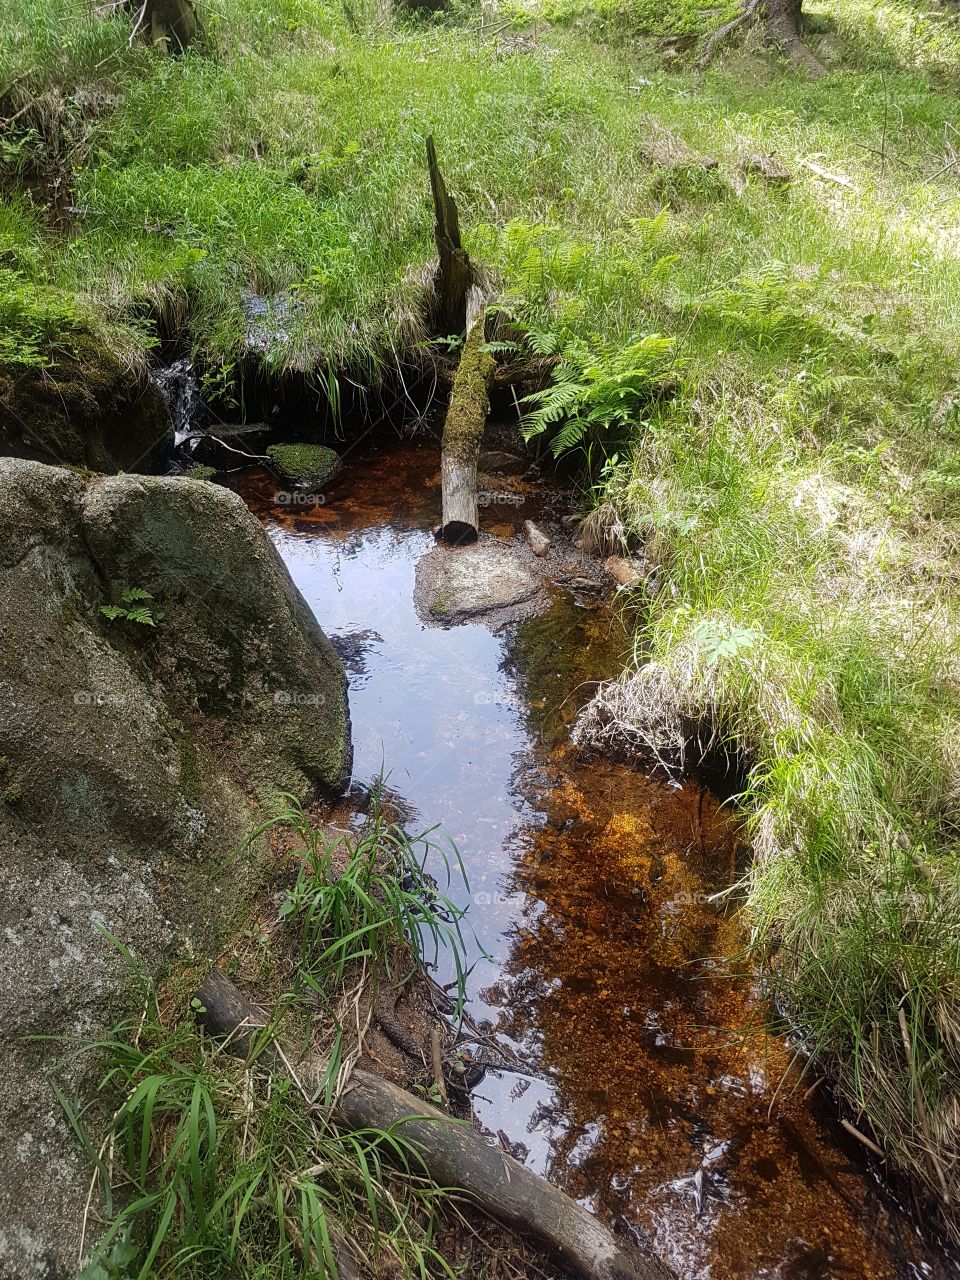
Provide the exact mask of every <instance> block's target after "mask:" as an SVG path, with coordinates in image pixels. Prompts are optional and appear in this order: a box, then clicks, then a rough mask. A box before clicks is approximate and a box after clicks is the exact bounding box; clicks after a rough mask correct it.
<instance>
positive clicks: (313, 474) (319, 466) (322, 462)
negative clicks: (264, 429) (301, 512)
mask: <svg viewBox="0 0 960 1280" xmlns="http://www.w3.org/2000/svg"><path fill="white" fill-rule="evenodd" d="M267 457H268V458H269V459H270V462H271V464H272V465H273V467H274V469H275V470H276V471H277V473H278V475H279V476H280V478H281V479H283V480H286V481H287V483H288V484H293V485H296V486H297V487H298V488H301V489H312V490H314V491H316V490H317V489H322V488H323V486H324V485H326V484H330V483H331V481H333V480H335V479H336V478H337V476H338V475H339V474H340V472H341V471H342V470H343V463H342V462H341V460H340V456H339V454H337V453H336V452H335V451H334V450H333V449H328V448H327V446H326V445H322V444H272V445H271V446H270V447H269V449H267Z"/></svg>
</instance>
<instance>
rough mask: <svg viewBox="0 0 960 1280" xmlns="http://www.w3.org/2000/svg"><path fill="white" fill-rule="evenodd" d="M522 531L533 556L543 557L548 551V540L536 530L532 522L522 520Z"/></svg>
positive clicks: (542, 533)
mask: <svg viewBox="0 0 960 1280" xmlns="http://www.w3.org/2000/svg"><path fill="white" fill-rule="evenodd" d="M523 531H524V533H525V534H526V535H527V542H528V543H529V545H530V550H531V551H532V552H533V554H534V555H535V556H545V555H546V554H547V552H548V551H549V550H550V539H549V538H548V537H547V535H546V534H545V533H544V532H543V530H542V529H538V528H537V526H536V525H535V524H534V523H533V521H532V520H524V522H523Z"/></svg>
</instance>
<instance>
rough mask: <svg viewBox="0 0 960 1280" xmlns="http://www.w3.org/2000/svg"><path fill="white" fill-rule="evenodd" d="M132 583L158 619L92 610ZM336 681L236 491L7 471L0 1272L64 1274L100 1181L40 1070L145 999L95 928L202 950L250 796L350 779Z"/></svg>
mask: <svg viewBox="0 0 960 1280" xmlns="http://www.w3.org/2000/svg"><path fill="white" fill-rule="evenodd" d="M131 587H136V588H142V589H143V590H146V591H149V592H150V593H151V595H152V597H153V599H152V601H150V608H151V609H152V610H153V611H154V612H155V613H156V612H159V611H162V612H163V618H162V620H161V621H160V622H159V624H158V625H157V626H155V627H150V626H148V625H145V624H144V623H135V622H131V621H127V620H124V619H123V618H120V619H117V620H116V621H114V622H112V623H111V622H109V621H108V620H107V618H106V617H105V616H104V615H103V614H102V613H101V611H100V610H101V606H102V605H104V604H109V603H111V602H115V601H118V600H119V599H120V598H121V596H122V592H123V591H124V590H125V589H128V588H131ZM345 693H346V680H345V677H344V674H343V669H342V667H341V665H340V662H339V659H338V658H337V656H336V654H335V653H334V651H333V649H332V648H331V646H330V644H329V643H328V641H327V639H326V637H325V636H324V634H323V632H322V631H321V630H320V628H319V626H318V625H317V623H316V621H315V620H314V618H313V616H312V614H311V613H310V611H309V610H308V608H307V606H306V605H305V603H304V601H303V600H302V598H301V597H300V595H299V593H298V592H297V590H296V588H295V587H294V586H293V584H292V582H291V580H290V578H289V575H288V574H287V571H286V569H285V568H284V566H283V564H282V563H281V561H280V559H279V557H278V556H277V554H276V552H275V551H274V549H273V547H272V545H271V544H270V542H269V540H268V539H267V538H266V536H265V535H264V533H263V531H262V530H261V528H260V526H259V524H258V523H257V521H256V520H255V519H254V518H253V517H252V516H251V515H250V514H249V513H248V512H247V510H246V509H245V507H244V506H243V504H242V502H241V501H240V499H239V498H237V497H236V496H235V495H233V494H231V493H228V492H227V491H226V490H224V489H221V488H218V487H216V486H214V485H209V484H206V483H204V482H198V481H192V480H185V479H161V478H156V477H149V478H148V477H133V476H116V477H109V478H103V477H97V478H93V479H88V478H84V477H81V476H79V475H77V474H74V473H72V472H70V471H65V470H60V469H57V468H52V467H47V466H44V465H42V464H40V463H35V462H24V461H19V460H14V459H3V460H0V966H2V972H3V978H2V980H0V1170H2V1171H3V1176H2V1177H0V1280H13V1278H14V1277H15V1278H16V1280H21V1277H30V1276H36V1277H39V1276H45V1277H48V1278H55V1277H70V1276H73V1275H74V1274H75V1273H76V1269H77V1265H76V1264H77V1243H78V1234H79V1226H80V1222H81V1218H82V1210H83V1202H84V1199H85V1197H86V1192H87V1186H88V1182H89V1172H90V1171H89V1167H88V1166H87V1165H86V1163H85V1161H84V1159H83V1157H82V1155H81V1153H80V1151H79V1148H78V1145H77V1144H76V1142H75V1140H74V1139H73V1137H72V1136H71V1134H70V1133H69V1131H68V1129H67V1126H66V1124H65V1123H64V1119H63V1116H62V1115H61V1113H60V1109H59V1108H58V1105H57V1103H56V1101H55V1098H54V1095H53V1093H52V1092H51V1090H50V1087H49V1083H48V1079H47V1072H48V1070H49V1068H50V1066H51V1065H52V1064H53V1063H54V1062H55V1061H56V1059H58V1058H59V1057H62V1056H63V1054H64V1053H66V1052H67V1051H68V1050H69V1049H70V1047H71V1045H70V1038H89V1037H92V1036H96V1035H98V1034H102V1032H103V1031H104V1030H105V1029H107V1028H109V1027H110V1026H111V1025H113V1023H114V1022H115V1020H116V1019H117V1018H118V1017H119V1016H121V1015H122V1014H123V1013H124V1012H125V1011H126V1010H127V1009H128V1008H129V1006H130V1003H131V1001H132V999H133V998H134V994H133V993H134V985H135V984H134V983H133V981H132V979H131V975H130V973H129V970H128V968H127V967H126V966H125V964H124V962H123V961H122V959H121V957H120V955H119V954H118V952H117V951H116V949H115V948H114V947H113V946H112V945H111V944H110V943H109V942H108V941H107V940H106V938H105V937H104V935H103V933H102V932H101V931H102V930H107V931H109V933H111V934H112V935H114V937H116V938H118V939H120V941H121V942H123V943H124V944H125V945H126V946H127V947H129V948H130V950H131V951H132V952H133V953H134V954H135V955H136V957H137V958H138V960H139V961H140V963H141V965H142V966H143V968H144V969H145V970H146V971H147V972H148V973H158V972H159V971H161V969H162V968H163V967H164V966H165V965H166V964H168V963H170V962H173V961H175V960H176V959H178V958H182V959H186V958H188V957H192V958H196V959H198V960H199V959H203V958H205V957H210V956H212V955H215V954H216V950H217V947H218V944H219V943H220V942H221V941H222V939H223V938H224V937H225V936H226V935H227V934H229V932H230V931H231V929H232V928H233V927H235V926H236V925H237V924H238V923H239V922H241V921H242V919H243V914H244V911H245V909H246V907H247V906H248V904H249V901H250V898H251V896H252V894H253V893H254V892H255V891H256V889H257V888H258V886H259V885H260V884H261V883H262V882H263V878H264V872H265V866H266V861H267V858H268V856H269V855H268V850H267V846H266V844H265V842H264V841H262V840H261V841H257V842H254V843H253V844H252V845H251V846H250V847H249V848H246V849H244V848H243V846H244V844H245V839H246V836H247V834H248V832H249V831H250V830H251V828H252V826H253V825H254V824H255V822H256V821H257V819H258V816H259V815H260V813H261V810H260V809H259V804H258V801H259V800H260V799H262V798H263V797H264V796H265V795H266V793H267V792H268V791H270V790H272V789H275V788H282V789H285V790H290V791H293V792H295V793H297V794H300V795H306V794H307V793H308V792H309V791H310V790H312V789H314V788H318V787H319V788H326V789H339V788H340V787H342V786H343V784H344V782H345V781H346V779H347V777H348V773H349V767H350V744H349V722H348V718H347V711H346V696H345ZM43 1036H58V1037H67V1038H68V1039H67V1041H66V1042H65V1043H64V1044H63V1045H62V1046H58V1045H56V1044H53V1043H51V1042H49V1041H44V1040H38V1039H34V1037H43ZM61 1078H62V1079H65V1080H66V1083H67V1086H68V1088H71V1089H74V1090H77V1091H78V1092H79V1095H80V1096H81V1098H83V1097H84V1096H87V1095H89V1092H90V1089H91V1080H90V1078H89V1076H84V1075H83V1074H82V1072H80V1071H79V1070H78V1069H77V1068H74V1069H73V1070H72V1073H71V1072H70V1071H68V1072H67V1073H66V1074H65V1075H63V1076H62V1077H61Z"/></svg>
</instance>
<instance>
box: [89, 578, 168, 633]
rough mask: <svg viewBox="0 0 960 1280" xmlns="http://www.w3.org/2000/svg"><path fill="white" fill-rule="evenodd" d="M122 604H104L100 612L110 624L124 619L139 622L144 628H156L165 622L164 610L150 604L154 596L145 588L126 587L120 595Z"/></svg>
mask: <svg viewBox="0 0 960 1280" xmlns="http://www.w3.org/2000/svg"><path fill="white" fill-rule="evenodd" d="M120 600H121V603H120V604H102V605H101V606H100V612H101V613H102V614H103V616H104V617H105V618H107V619H108V620H109V621H110V622H116V621H117V620H118V619H122V620H123V621H125V622H137V623H139V624H140V625H141V626H143V627H155V626H156V625H157V624H158V623H160V622H162V621H163V610H162V609H155V608H154V607H153V605H152V604H151V603H150V602H151V601H152V600H153V596H152V595H151V594H150V592H149V591H145V590H144V588H143V587H126V588H124V590H123V591H122V592H121V594H120Z"/></svg>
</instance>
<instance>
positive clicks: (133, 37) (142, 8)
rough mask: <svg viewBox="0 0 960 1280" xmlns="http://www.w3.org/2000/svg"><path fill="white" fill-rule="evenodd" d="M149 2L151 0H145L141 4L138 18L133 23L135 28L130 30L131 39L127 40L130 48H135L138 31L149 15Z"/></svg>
mask: <svg viewBox="0 0 960 1280" xmlns="http://www.w3.org/2000/svg"><path fill="white" fill-rule="evenodd" d="M149 3H150V0H143V4H142V5H141V6H140V12H139V13H138V14H137V20H136V22H135V23H134V24H133V30H132V31H131V32H130V39H129V40H128V41H127V47H128V48H130V49H132V48H133V42H134V40H136V38H137V33H138V31H139V30H140V28H141V27H142V26H143V21H144V19H145V18H146V16H147V5H148V4H149Z"/></svg>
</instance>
